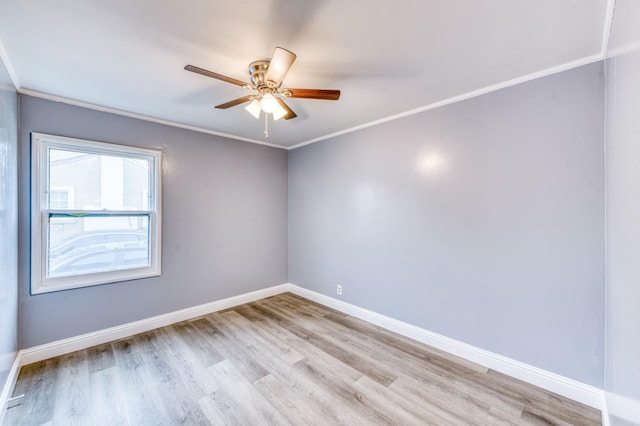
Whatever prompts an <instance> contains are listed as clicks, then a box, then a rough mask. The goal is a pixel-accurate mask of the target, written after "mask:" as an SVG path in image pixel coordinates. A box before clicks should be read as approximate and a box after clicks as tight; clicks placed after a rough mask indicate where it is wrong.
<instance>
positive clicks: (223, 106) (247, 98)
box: [216, 95, 256, 109]
mask: <svg viewBox="0 0 640 426" xmlns="http://www.w3.org/2000/svg"><path fill="white" fill-rule="evenodd" d="M255 97H256V96H255V95H247V96H243V97H241V98H238V99H234V100H232V101H229V102H225V103H224V104H220V105H216V108H218V109H227V108H231V107H232V106H236V105H240V104H243V103H245V102H249V101H251V100H253V99H255Z"/></svg>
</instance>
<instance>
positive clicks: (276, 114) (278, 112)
mask: <svg viewBox="0 0 640 426" xmlns="http://www.w3.org/2000/svg"><path fill="white" fill-rule="evenodd" d="M285 115H287V110H286V109H284V108H282V106H281V105H280V104H278V105H277V106H276V109H275V110H273V121H276V120H280V119H281V118H282V117H284V116H285Z"/></svg>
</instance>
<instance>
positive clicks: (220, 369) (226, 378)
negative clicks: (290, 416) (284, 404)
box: [199, 360, 289, 425]
mask: <svg viewBox="0 0 640 426" xmlns="http://www.w3.org/2000/svg"><path fill="white" fill-rule="evenodd" d="M209 370H210V371H211V373H212V376H213V377H215V380H216V381H217V382H218V390H217V391H216V392H214V393H213V394H211V395H209V396H206V397H203V398H201V399H200V401H199V403H200V406H201V407H203V408H204V410H205V412H206V413H208V415H209V416H210V417H209V420H211V421H214V422H217V421H219V420H220V414H219V413H221V412H222V413H223V414H222V416H223V418H224V419H225V422H227V421H229V422H230V423H232V424H244V425H249V424H253V423H255V422H256V420H257V419H260V422H262V423H263V424H267V425H287V424H289V422H288V421H287V420H286V419H285V418H284V416H282V415H281V414H280V413H279V412H278V411H277V410H276V409H275V408H274V407H273V406H272V405H271V404H270V403H269V402H268V401H267V400H266V399H265V398H264V397H263V396H262V394H260V392H258V391H257V390H256V389H255V388H254V387H253V385H252V384H251V383H250V382H249V381H247V379H246V378H245V377H244V376H243V375H242V374H241V373H240V372H239V371H238V370H236V368H235V366H234V365H233V363H232V362H231V361H229V360H224V361H220V362H219V363H217V364H215V365H212V366H211V367H209ZM212 415H213V417H214V418H212V417H211V416H212ZM221 424H227V423H221Z"/></svg>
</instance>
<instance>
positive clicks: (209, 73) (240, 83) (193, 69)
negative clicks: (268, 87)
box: [184, 65, 249, 87]
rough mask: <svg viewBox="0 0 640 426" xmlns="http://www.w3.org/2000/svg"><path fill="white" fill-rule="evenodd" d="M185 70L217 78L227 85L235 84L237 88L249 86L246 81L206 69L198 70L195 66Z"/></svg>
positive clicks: (187, 67) (188, 66) (187, 66)
mask: <svg viewBox="0 0 640 426" xmlns="http://www.w3.org/2000/svg"><path fill="white" fill-rule="evenodd" d="M184 69H185V70H187V71H191V72H195V73H196V74H200V75H204V76H206V77H211V78H215V79H216V80H221V81H226V82H227V83H231V84H235V85H236V86H243V87H244V86H249V84H248V83H245V82H244V81H240V80H236V79H235V78H231V77H227V76H226V75H222V74H218V73H216V72H213V71H209V70H205V69H204V68H198V67H195V66H193V65H186V66H185V67H184Z"/></svg>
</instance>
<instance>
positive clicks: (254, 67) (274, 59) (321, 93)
mask: <svg viewBox="0 0 640 426" xmlns="http://www.w3.org/2000/svg"><path fill="white" fill-rule="evenodd" d="M295 60H296V55H295V53H293V52H290V51H289V50H287V49H284V48H282V47H276V48H275V49H274V51H273V55H271V59H261V60H257V61H253V62H251V64H249V75H250V78H251V83H246V82H244V81H241V80H236V79H235V78H232V77H227V76H225V75H222V74H218V73H215V72H213V71H209V70H205V69H203V68H199V67H196V66H193V65H186V66H185V67H184V69H185V70H187V71H191V72H194V73H197V74H201V75H204V76H206V77H211V78H215V79H217V80H221V81H225V82H227V83H231V84H235V85H237V86H241V87H244V88H245V89H249V90H252V91H254V92H255V93H253V94H251V95H246V96H243V97H241V98H237V99H234V100H232V101H229V102H225V103H223V104H220V105H216V108H219V109H227V108H231V107H233V106H236V105H240V104H243V103H246V102H249V101H251V103H250V104H249V105H247V106H246V107H245V109H246V110H247V111H249V113H251V115H253V116H254V117H255V118H260V113H261V112H262V111H264V112H265V132H264V133H265V136H266V137H267V138H269V131H268V127H267V117H268V114H271V115H272V116H273V119H274V120H279V119H280V118H284V119H285V120H290V119H292V118H296V117H297V115H296V113H295V112H293V110H292V109H291V108H290V107H289V106H288V105H287V103H286V102H285V101H284V98H305V99H322V100H328V101H337V100H338V99H340V91H339V90H326V89H288V88H287V89H281V86H282V81H283V80H284V77H285V76H286V75H287V72H288V71H289V68H291V65H293V61H295Z"/></svg>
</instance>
